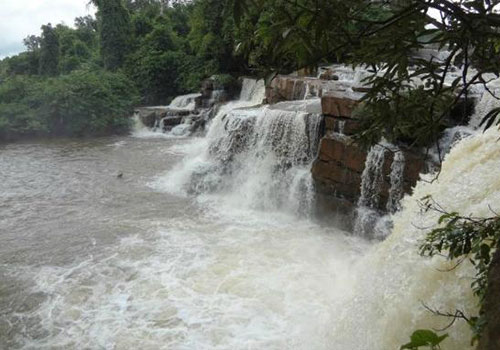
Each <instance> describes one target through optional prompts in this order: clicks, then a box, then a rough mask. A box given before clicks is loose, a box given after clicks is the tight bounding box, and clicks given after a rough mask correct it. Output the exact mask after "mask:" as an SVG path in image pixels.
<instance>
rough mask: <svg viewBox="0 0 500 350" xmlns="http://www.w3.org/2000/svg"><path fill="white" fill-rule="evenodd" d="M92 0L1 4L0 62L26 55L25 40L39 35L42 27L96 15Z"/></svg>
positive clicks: (32, 0) (16, 0)
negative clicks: (1, 59)
mask: <svg viewBox="0 0 500 350" xmlns="http://www.w3.org/2000/svg"><path fill="white" fill-rule="evenodd" d="M88 2H89V0H0V58H3V57H6V56H10V55H15V54H17V53H19V52H21V51H24V45H23V39H24V38H25V37H27V36H28V35H31V34H36V35H40V27H41V26H42V24H47V23H49V22H50V23H52V24H53V25H56V24H59V23H62V22H63V23H65V24H67V25H70V26H72V25H73V20H74V19H75V17H79V16H86V15H89V14H92V15H93V14H94V12H95V10H94V8H92V7H89V6H87V4H88Z"/></svg>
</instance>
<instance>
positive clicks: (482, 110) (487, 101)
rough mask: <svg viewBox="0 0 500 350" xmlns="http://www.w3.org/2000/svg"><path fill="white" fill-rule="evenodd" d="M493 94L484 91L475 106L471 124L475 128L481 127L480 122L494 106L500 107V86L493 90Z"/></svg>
mask: <svg viewBox="0 0 500 350" xmlns="http://www.w3.org/2000/svg"><path fill="white" fill-rule="evenodd" d="M492 92H493V94H494V95H495V96H493V95H492V94H491V93H490V92H488V91H483V94H482V96H481V99H480V100H479V102H478V103H477V104H476V106H475V107H474V113H473V114H472V116H471V118H470V121H469V125H470V126H471V127H473V128H475V129H477V128H479V124H481V121H482V120H483V118H484V117H485V116H486V114H487V113H488V112H489V111H491V110H492V109H493V108H498V107H500V99H498V98H499V97H500V88H496V89H493V90H492Z"/></svg>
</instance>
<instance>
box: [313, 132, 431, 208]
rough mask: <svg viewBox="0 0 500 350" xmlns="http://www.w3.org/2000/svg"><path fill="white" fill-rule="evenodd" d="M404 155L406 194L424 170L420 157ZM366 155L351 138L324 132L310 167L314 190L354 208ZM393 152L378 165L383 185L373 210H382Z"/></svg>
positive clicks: (384, 206)
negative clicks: (317, 152) (380, 165)
mask: <svg viewBox="0 0 500 350" xmlns="http://www.w3.org/2000/svg"><path fill="white" fill-rule="evenodd" d="M401 152H403V153H404V158H405V165H404V170H403V191H404V192H405V193H410V192H411V189H412V188H413V186H415V184H416V183H417V181H418V179H419V176H420V173H421V172H422V171H424V170H425V169H426V161H425V159H424V156H423V155H419V154H416V153H413V152H410V151H407V150H401ZM366 158H367V152H366V151H365V150H363V149H362V148H361V147H359V146H358V145H357V144H356V143H355V142H354V141H353V140H352V138H350V137H348V136H345V135H340V134H337V133H332V132H328V133H327V135H326V136H324V137H323V139H322V140H321V144H320V149H319V154H318V158H317V159H316V161H315V162H314V164H313V167H312V175H313V178H314V180H315V182H316V184H317V188H318V191H319V192H321V193H323V194H326V195H328V196H331V197H335V198H339V199H342V200H345V201H348V202H349V203H351V204H352V205H355V204H356V203H357V201H358V199H359V197H360V195H361V182H362V174H363V170H364V169H365V163H366ZM393 161H394V153H393V152H391V151H390V150H387V152H386V155H385V157H384V164H383V165H382V173H383V182H382V183H381V185H380V186H381V188H380V201H379V204H378V205H379V207H378V208H377V209H379V210H381V211H384V210H385V208H386V205H387V201H388V199H389V191H390V188H391V178H390V175H391V170H392V169H391V165H392V163H393Z"/></svg>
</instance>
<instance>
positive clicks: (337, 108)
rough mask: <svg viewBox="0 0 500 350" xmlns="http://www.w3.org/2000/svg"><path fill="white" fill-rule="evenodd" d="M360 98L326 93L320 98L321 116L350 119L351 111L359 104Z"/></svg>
mask: <svg viewBox="0 0 500 350" xmlns="http://www.w3.org/2000/svg"><path fill="white" fill-rule="evenodd" d="M360 98H361V96H355V97H354V96H348V95H345V94H340V93H337V92H328V93H326V94H324V95H323V96H322V97H321V107H322V109H323V114H324V115H327V116H332V117H343V118H350V117H351V116H352V111H353V110H354V109H355V108H356V106H357V105H358V104H359V99H360Z"/></svg>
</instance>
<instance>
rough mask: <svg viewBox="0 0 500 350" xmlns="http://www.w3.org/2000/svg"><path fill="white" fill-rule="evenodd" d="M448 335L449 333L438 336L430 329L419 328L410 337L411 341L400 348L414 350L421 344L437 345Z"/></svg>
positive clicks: (401, 349)
mask: <svg viewBox="0 0 500 350" xmlns="http://www.w3.org/2000/svg"><path fill="white" fill-rule="evenodd" d="M447 337H448V334H444V335H442V336H438V335H437V334H436V333H435V332H433V331H431V330H429V329H419V330H417V331H415V332H413V334H412V335H411V337H410V342H409V343H407V344H405V345H403V346H401V348H400V350H404V349H409V350H414V349H417V348H419V347H421V346H430V347H432V348H433V347H435V346H437V345H439V344H440V343H441V342H442V341H443V340H445V339H446V338H447Z"/></svg>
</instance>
